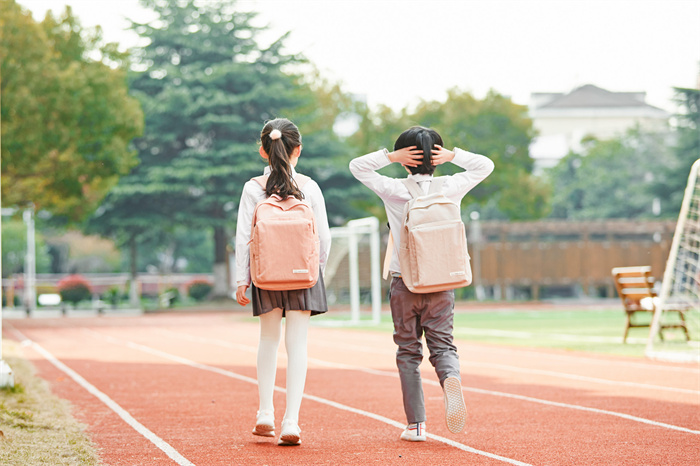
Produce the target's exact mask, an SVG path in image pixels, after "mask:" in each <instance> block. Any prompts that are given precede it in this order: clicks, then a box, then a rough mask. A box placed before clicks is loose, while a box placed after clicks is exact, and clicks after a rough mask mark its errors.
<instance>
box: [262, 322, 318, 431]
mask: <svg viewBox="0 0 700 466" xmlns="http://www.w3.org/2000/svg"><path fill="white" fill-rule="evenodd" d="M310 317H311V311H287V312H286V317H285V319H286V323H285V332H284V344H285V347H286V349H287V410H286V412H285V413H284V419H285V420H286V419H291V420H294V421H295V422H298V420H299V408H300V407H301V398H302V395H303V394H304V384H305V383H306V366H307V363H306V335H307V333H308V328H309V318H310ZM281 328H282V309H279V308H275V309H273V310H272V311H270V312H267V313H265V314H262V315H261V316H260V344H259V345H258V394H259V396H260V408H259V409H260V411H266V410H273V409H274V405H273V401H272V398H273V394H274V391H275V375H276V374H277V348H278V347H279V344H280V334H281Z"/></svg>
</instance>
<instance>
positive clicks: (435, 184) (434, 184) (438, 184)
mask: <svg viewBox="0 0 700 466" xmlns="http://www.w3.org/2000/svg"><path fill="white" fill-rule="evenodd" d="M442 182H443V179H442V178H435V177H434V178H433V180H432V181H431V182H430V189H429V190H428V194H435V193H439V192H442Z"/></svg>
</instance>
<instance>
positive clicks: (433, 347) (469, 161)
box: [350, 126, 494, 442]
mask: <svg viewBox="0 0 700 466" xmlns="http://www.w3.org/2000/svg"><path fill="white" fill-rule="evenodd" d="M393 162H396V163H400V164H401V165H403V166H404V167H405V168H406V170H407V171H408V173H409V175H408V178H409V179H412V180H413V181H415V182H416V183H418V186H419V187H420V189H422V190H423V193H425V194H428V192H429V189H430V184H431V183H432V182H433V173H434V171H435V168H436V167H437V166H438V165H441V164H443V163H445V162H452V163H453V164H455V165H457V166H458V167H460V168H462V169H464V171H463V172H461V173H457V174H456V175H452V176H442V177H440V179H441V180H442V183H438V186H439V185H440V184H441V185H442V194H444V195H445V196H447V197H448V198H449V199H450V200H451V201H452V202H454V203H456V204H457V205H460V203H461V201H462V198H463V197H464V196H465V194H467V192H469V191H470V190H471V189H472V188H474V187H475V186H476V185H478V184H479V183H480V182H481V181H482V180H483V179H484V178H486V177H487V176H488V175H489V174H490V173H491V172H492V171H493V168H494V165H493V162H492V161H491V160H490V159H488V158H486V157H484V156H483V155H478V154H473V153H471V152H467V151H464V150H462V149H458V148H455V149H454V150H453V151H451V150H448V149H445V148H444V147H443V142H442V138H441V137H440V135H439V134H438V133H437V131H435V130H433V129H429V128H424V127H422V126H414V127H412V128H409V129H407V130H406V131H404V132H403V133H401V135H400V136H399V137H398V139H397V140H396V142H395V143H394V151H393V152H389V151H388V150H386V149H382V150H379V151H376V152H372V153H370V154H367V155H363V156H362V157H357V158H356V159H353V160H352V161H351V162H350V171H351V172H352V174H353V175H354V176H355V178H357V179H358V180H359V181H361V182H362V183H363V184H364V185H365V186H367V187H368V188H369V189H371V190H372V191H374V192H375V193H376V194H377V195H379V197H380V198H381V199H382V201H384V207H385V208H386V214H387V218H388V220H389V227H390V229H391V231H390V235H391V236H392V237H393V244H394V247H393V249H391V250H390V254H391V264H390V266H389V271H390V272H391V275H392V277H393V278H392V281H391V288H390V298H389V305H390V307H391V316H392V319H393V321H394V342H395V343H396V344H397V345H398V350H397V351H396V365H397V367H398V369H399V378H400V379H401V390H402V392H403V405H404V411H405V413H406V418H407V421H408V425H407V426H406V429H404V431H403V433H402V434H401V439H402V440H407V441H413V442H422V441H425V440H426V438H427V437H426V430H425V419H426V415H425V404H424V401H423V388H422V382H421V376H420V367H419V366H420V363H421V361H422V360H423V353H422V341H421V340H422V335H423V334H424V333H425V340H426V343H427V346H428V349H429V351H430V362H431V364H432V365H433V367H434V368H435V372H436V373H437V376H438V379H439V380H440V384H441V385H442V387H443V391H444V399H445V420H446V422H447V427H448V429H449V430H450V431H451V432H454V433H457V432H460V431H461V430H462V429H464V425H465V422H466V407H465V404H464V399H463V397H462V387H461V378H460V370H459V359H458V357H457V348H456V347H455V345H454V343H453V337H452V321H453V313H454V290H448V291H441V292H436V293H422V294H416V293H412V292H411V291H410V290H409V289H408V288H407V287H406V285H405V284H404V282H403V280H402V278H401V266H400V263H399V251H398V246H399V245H400V244H401V237H400V235H401V230H402V226H403V216H404V206H405V205H406V203H407V202H408V201H410V200H411V198H412V196H411V194H410V192H409V190H408V188H407V186H406V183H405V179H395V178H389V177H387V176H382V175H380V174H379V173H377V171H378V170H380V169H382V168H384V167H386V166H387V165H389V164H391V163H393ZM410 184H411V185H414V184H413V183H412V182H411V183H410Z"/></svg>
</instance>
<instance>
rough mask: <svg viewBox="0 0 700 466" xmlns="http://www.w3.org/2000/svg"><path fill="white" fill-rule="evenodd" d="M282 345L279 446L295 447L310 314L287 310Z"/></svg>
mask: <svg viewBox="0 0 700 466" xmlns="http://www.w3.org/2000/svg"><path fill="white" fill-rule="evenodd" d="M285 315H286V324H285V332H284V343H285V346H286V348H287V410H286V411H285V413H284V419H282V432H281V433H280V438H279V441H278V442H277V443H278V444H279V445H299V444H300V443H301V429H299V424H298V419H299V409H300V408H301V399H302V397H303V395H304V385H305V384H306V366H307V356H306V336H307V333H308V329H309V317H311V311H287V312H286V314H285Z"/></svg>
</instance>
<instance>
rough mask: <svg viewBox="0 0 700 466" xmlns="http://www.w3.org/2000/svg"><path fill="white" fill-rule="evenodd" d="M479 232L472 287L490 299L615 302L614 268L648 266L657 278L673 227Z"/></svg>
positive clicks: (565, 226) (533, 226)
mask: <svg viewBox="0 0 700 466" xmlns="http://www.w3.org/2000/svg"><path fill="white" fill-rule="evenodd" d="M480 227H481V235H480V237H479V235H478V233H477V235H476V236H477V237H476V238H471V239H472V241H471V243H472V244H471V248H470V250H471V254H472V257H473V267H474V268H475V269H478V270H475V275H478V277H479V283H475V285H476V286H481V287H483V288H484V290H485V292H486V295H487V296H490V297H493V298H495V299H542V298H549V297H557V296H561V297H581V296H591V297H612V296H615V291H614V285H613V282H612V279H611V275H610V270H611V269H612V268H613V267H621V266H631V265H650V266H651V267H652V273H653V274H654V275H655V276H656V277H658V278H660V277H661V276H662V275H663V271H664V268H665V266H666V259H667V257H668V252H669V249H670V247H671V240H672V238H673V231H674V229H675V222H673V221H629V220H606V221H588V222H571V221H546V222H542V221H540V222H517V223H505V222H483V223H481V225H480ZM470 231H474V224H473V223H472V225H471V228H470ZM477 272H478V273H477Z"/></svg>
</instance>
